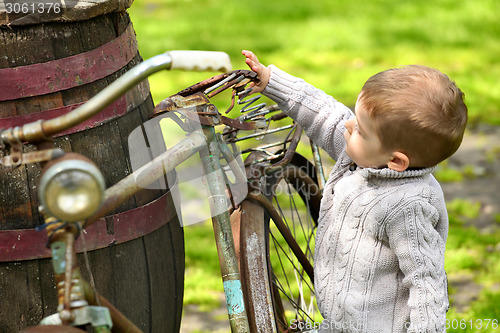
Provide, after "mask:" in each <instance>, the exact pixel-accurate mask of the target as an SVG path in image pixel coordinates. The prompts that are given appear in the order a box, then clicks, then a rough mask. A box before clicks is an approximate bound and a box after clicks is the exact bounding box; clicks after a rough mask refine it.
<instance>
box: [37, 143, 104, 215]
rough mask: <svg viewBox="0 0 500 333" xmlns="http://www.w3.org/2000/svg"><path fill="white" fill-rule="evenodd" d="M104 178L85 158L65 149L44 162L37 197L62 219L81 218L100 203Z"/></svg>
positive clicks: (50, 211)
mask: <svg viewBox="0 0 500 333" xmlns="http://www.w3.org/2000/svg"><path fill="white" fill-rule="evenodd" d="M104 189H105V182H104V177H103V175H102V173H101V171H100V170H99V169H98V168H97V166H96V165H95V164H94V163H93V162H92V161H91V160H89V159H88V158H86V157H84V156H81V155H78V154H74V153H69V154H66V155H65V156H63V157H62V158H59V159H57V160H54V161H52V162H51V163H49V164H48V165H47V166H46V169H45V170H44V172H43V174H42V176H41V178H40V187H39V192H38V195H39V199H40V203H41V204H42V206H43V208H44V209H45V210H46V211H47V213H48V214H50V215H52V216H53V217H55V218H57V219H59V220H61V221H66V222H77V221H83V220H85V219H87V218H89V217H90V216H92V215H93V214H94V213H95V212H96V211H97V210H98V209H99V207H100V206H101V203H102V200H103V197H104Z"/></svg>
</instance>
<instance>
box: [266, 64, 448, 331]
mask: <svg viewBox="0 0 500 333" xmlns="http://www.w3.org/2000/svg"><path fill="white" fill-rule="evenodd" d="M270 68H271V78H270V81H269V84H268V85H267V87H266V89H265V90H264V92H263V94H264V95H266V96H268V97H269V98H271V99H272V100H274V101H275V102H277V103H278V105H279V106H280V107H281V109H282V110H283V111H284V112H285V113H287V114H288V115H289V116H290V117H292V118H293V119H295V120H296V121H297V122H298V123H299V124H300V125H301V126H302V127H303V128H304V129H305V131H306V133H307V135H308V136H309V137H310V138H311V139H312V140H313V141H314V142H316V143H317V144H318V145H319V146H321V147H322V148H323V149H325V151H326V152H328V153H329V154H330V155H331V157H332V158H333V159H334V160H336V161H337V163H336V164H335V167H334V169H333V171H332V172H331V174H330V176H329V179H328V182H327V184H326V186H325V189H324V196H323V200H322V202H321V212H320V217H319V226H318V231H317V236H316V249H315V262H314V273H315V288H316V296H317V300H318V306H319V309H320V311H321V313H322V315H323V317H324V318H325V321H324V322H323V323H322V324H321V325H320V327H321V329H322V331H326V332H369V333H374V332H384V333H389V332H444V331H445V321H446V311H447V309H448V293H447V281H446V274H445V271H444V252H445V243H446V237H447V234H448V216H447V212H446V206H445V202H444V198H443V192H442V190H441V187H440V186H439V184H438V183H437V181H436V180H435V178H434V177H433V176H432V175H431V172H432V171H433V169H432V168H427V169H420V170H407V171H404V172H397V171H393V170H391V169H388V168H385V169H372V168H361V167H358V168H356V169H355V170H353V171H351V170H350V169H349V166H350V164H351V163H352V160H350V158H349V157H348V156H347V155H346V153H345V140H344V136H343V132H344V131H345V126H344V124H345V121H346V120H348V119H349V118H351V117H353V116H354V115H353V113H352V112H351V110H350V109H349V108H347V107H346V106H344V105H343V104H341V103H339V102H337V101H336V100H335V99H333V98H332V97H331V96H328V95H327V94H326V93H324V92H323V91H321V90H319V89H316V88H314V87H313V86H311V85H309V84H307V83H306V82H304V81H303V80H301V79H298V78H296V77H293V76H291V75H289V74H287V73H285V72H283V71H281V70H279V69H278V68H276V67H275V66H272V65H271V66H270ZM351 169H352V168H351Z"/></svg>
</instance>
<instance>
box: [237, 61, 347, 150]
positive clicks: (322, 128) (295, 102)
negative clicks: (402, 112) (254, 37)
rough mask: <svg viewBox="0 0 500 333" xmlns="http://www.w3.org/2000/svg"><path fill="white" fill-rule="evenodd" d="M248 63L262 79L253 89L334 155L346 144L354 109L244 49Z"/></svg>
mask: <svg viewBox="0 0 500 333" xmlns="http://www.w3.org/2000/svg"><path fill="white" fill-rule="evenodd" d="M243 55H245V56H246V57H247V59H246V63H247V64H248V66H249V67H250V68H251V69H252V70H253V71H254V72H256V73H257V75H258V77H259V78H260V80H261V83H260V84H259V85H258V86H256V87H255V88H254V90H253V92H254V93H255V92H262V93H263V94H264V95H265V96H267V97H269V98H271V99H272V100H273V101H275V102H276V103H277V104H278V106H279V107H280V109H281V110H282V111H283V112H285V113H286V114H287V115H288V116H290V117H292V118H293V119H294V120H295V121H296V122H297V123H298V124H299V125H301V126H302V127H303V128H304V130H305V131H306V134H307V135H308V136H309V137H310V138H311V140H313V141H314V142H315V143H316V144H318V145H319V146H320V147H322V148H323V149H324V150H325V151H326V152H328V153H329V154H330V156H332V157H333V158H334V159H337V158H338V156H339V155H340V153H341V152H342V151H343V150H344V148H345V139H344V131H345V126H344V124H345V122H346V121H347V120H348V119H349V118H351V117H353V116H354V114H353V113H352V111H351V110H350V109H349V108H348V107H346V106H345V105H343V104H342V103H339V102H337V101H336V100H335V99H334V98H333V97H331V96H329V95H327V94H326V93H325V92H323V91H322V90H320V89H317V88H315V87H313V86H312V85H310V84H308V83H306V82H305V81H304V80H302V79H299V78H296V77H294V76H292V75H289V74H287V73H285V72H283V71H281V70H280V69H278V68H277V67H275V66H272V65H271V66H269V67H265V66H264V65H262V64H261V63H260V62H259V61H258V59H257V57H256V56H255V55H254V54H253V53H252V52H250V51H243Z"/></svg>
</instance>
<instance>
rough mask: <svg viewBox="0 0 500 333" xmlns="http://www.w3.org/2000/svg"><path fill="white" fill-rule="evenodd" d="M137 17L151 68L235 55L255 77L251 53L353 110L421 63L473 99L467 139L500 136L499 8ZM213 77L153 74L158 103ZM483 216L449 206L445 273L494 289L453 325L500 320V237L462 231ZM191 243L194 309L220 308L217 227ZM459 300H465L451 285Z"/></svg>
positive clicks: (200, 1) (204, 228)
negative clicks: (176, 57) (499, 132)
mask: <svg viewBox="0 0 500 333" xmlns="http://www.w3.org/2000/svg"><path fill="white" fill-rule="evenodd" d="M129 13H130V15H131V17H132V21H133V22H134V27H135V30H136V32H137V39H138V41H139V49H140V52H141V54H142V56H143V58H145V59H147V58H150V57H152V56H154V55H156V54H159V53H162V52H165V51H168V50H183V49H187V50H215V51H225V52H227V53H228V54H229V55H230V56H231V59H232V63H233V68H234V69H238V68H245V69H246V65H245V63H244V57H243V56H242V55H241V50H243V49H248V50H252V51H254V52H255V53H256V54H257V56H258V57H259V60H260V61H261V62H262V63H263V64H275V65H277V66H278V67H280V68H282V69H283V70H285V71H288V72H289V73H291V74H293V75H295V76H298V77H301V78H304V79H305V80H306V81H308V82H310V83H312V84H313V85H315V86H316V87H318V88H320V89H323V90H324V91H326V92H327V93H328V94H330V95H332V96H334V97H335V98H336V99H337V100H339V101H341V102H343V103H344V104H346V105H348V106H353V105H354V103H355V101H356V97H357V94H358V93H359V91H360V89H361V86H362V85H363V83H364V82H365V81H366V79H368V77H370V76H371V75H373V74H375V73H377V72H380V71H382V70H385V69H388V68H392V67H397V66H401V65H406V64H422V65H426V66H430V67H435V68H438V69H440V70H441V71H442V72H444V73H446V74H448V75H449V76H450V78H451V79H452V80H454V81H456V82H457V84H458V86H459V87H460V88H461V89H462V90H463V91H464V93H465V96H466V103H467V105H468V107H469V128H474V127H476V126H477V125H478V124H482V123H487V124H491V125H500V84H499V77H500V61H499V54H500V22H499V13H500V1H498V0H432V1H431V0H417V1H415V0H399V1H396V0H370V1H365V0H315V1H304V0H288V1H272V0H253V1H222V0H136V1H135V2H134V4H133V5H132V7H131V8H130V10H129ZM215 74H216V73H213V75H215ZM211 75H212V73H186V72H164V73H159V74H155V75H154V76H153V77H151V78H150V84H151V90H152V93H153V97H154V100H155V102H159V101H160V100H161V99H163V98H165V97H167V96H169V95H172V94H173V93H175V92H177V91H179V90H181V89H183V88H185V87H186V86H189V85H191V84H194V83H196V82H198V81H200V80H203V79H205V78H207V77H209V76H211ZM459 180H460V179H459ZM474 205H475V203H471V202H467V201H463V202H460V201H455V202H453V203H452V204H451V205H450V206H449V212H450V224H451V228H450V239H449V242H448V243H449V246H448V248H447V256H448V257H447V270H448V273H449V274H450V272H451V273H452V274H453V273H454V272H455V273H456V272H459V273H463V274H473V275H474V274H475V275H474V276H475V277H474V279H475V281H476V282H478V283H482V284H484V285H486V286H489V288H485V290H483V292H482V293H481V296H480V298H479V300H478V301H477V302H476V303H474V304H471V306H470V307H469V308H467V309H465V310H463V311H466V312H463V311H462V312H460V311H458V310H456V309H453V308H452V309H451V311H450V313H449V316H448V318H451V319H457V320H467V321H469V320H476V319H488V318H489V319H495V318H496V319H500V313H499V310H497V308H498V303H499V301H500V292H499V291H498V281H500V278H499V276H500V260H499V259H500V254H499V253H498V252H499V251H500V250H499V249H498V248H499V246H498V245H497V246H496V250H494V251H492V250H491V249H492V247H493V249H495V245H496V244H498V242H499V239H500V233H499V232H495V233H493V234H488V235H483V234H481V233H480V232H478V231H477V230H476V229H474V228H472V229H470V228H465V227H463V220H464V219H466V218H471V217H470V216H471V214H472V215H474V209H477V207H476V208H474V207H475V206H474ZM473 217H474V216H472V218H473ZM497 222H500V217H498V221H497ZM185 233H186V235H185V239H186V264H187V268H186V292H185V304H189V303H196V304H200V305H202V306H204V307H205V308H206V309H210V308H213V307H214V306H218V305H219V303H220V299H219V297H218V296H217V295H218V293H220V291H221V290H222V283H221V282H220V273H219V268H218V263H217V259H216V258H217V256H216V254H215V247H214V245H213V244H214V241H213V234H212V233H211V231H210V225H208V224H205V225H203V224H200V225H198V226H196V225H195V226H191V227H186V228H185ZM485 258H486V259H485ZM477 272H479V273H477ZM450 291H451V293H452V294H453V293H454V292H457V291H456V290H455V289H454V287H453V286H451V290H450ZM468 327H470V325H469V326H468ZM489 329H491V326H490V328H489ZM453 331H464V332H465V331H472V330H470V329H465V330H461V329H459V328H458V329H456V330H453ZM481 331H486V330H484V327H483V329H482V330H481ZM493 331H494V330H492V332H493Z"/></svg>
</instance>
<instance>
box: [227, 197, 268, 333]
mask: <svg viewBox="0 0 500 333" xmlns="http://www.w3.org/2000/svg"><path fill="white" fill-rule="evenodd" d="M231 226H232V228H233V233H234V234H235V236H234V239H235V247H236V253H237V254H238V259H239V263H240V269H241V280H242V285H243V292H244V295H245V306H246V308H247V314H248V317H249V327H250V332H255V333H259V332H276V325H275V316H274V309H273V302H272V298H270V297H268V295H269V290H271V285H270V281H269V272H268V263H267V260H266V258H267V254H266V253H267V252H266V237H267V234H266V230H265V225H264V208H263V206H261V205H259V204H258V203H255V202H252V201H250V200H244V201H243V202H242V203H241V206H240V208H239V209H238V210H235V211H234V212H233V214H232V215H231ZM262 304H265V306H262Z"/></svg>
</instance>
